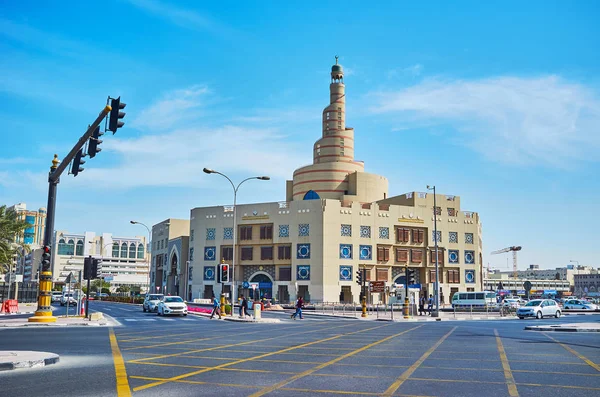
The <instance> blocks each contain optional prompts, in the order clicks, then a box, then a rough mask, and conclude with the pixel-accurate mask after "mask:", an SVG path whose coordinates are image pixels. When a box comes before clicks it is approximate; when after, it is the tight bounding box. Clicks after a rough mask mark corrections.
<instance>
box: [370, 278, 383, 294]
mask: <svg viewBox="0 0 600 397" xmlns="http://www.w3.org/2000/svg"><path fill="white" fill-rule="evenodd" d="M369 289H370V290H371V292H384V291H385V281H369Z"/></svg>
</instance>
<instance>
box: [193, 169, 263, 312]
mask: <svg viewBox="0 0 600 397" xmlns="http://www.w3.org/2000/svg"><path fill="white" fill-rule="evenodd" d="M202 171H204V172H205V173H206V174H219V175H221V176H222V177H224V178H225V179H227V180H228V181H229V183H230V184H231V187H232V188H233V255H232V257H231V315H232V316H233V311H234V307H235V248H236V239H237V230H236V229H237V226H236V220H237V219H236V204H237V192H238V189H239V188H240V186H241V185H242V183H244V182H246V181H249V180H251V179H258V180H259V181H268V180H270V179H271V178H270V177H268V176H266V175H263V176H252V177H250V178H246V179H244V180H243V181H241V182H240V183H238V185H237V186H236V185H235V184H234V183H233V181H232V180H231V179H230V178H229V177H228V176H227V175H225V174H223V173H221V172H219V171H215V170H213V169H210V168H204V169H203V170H202Z"/></svg>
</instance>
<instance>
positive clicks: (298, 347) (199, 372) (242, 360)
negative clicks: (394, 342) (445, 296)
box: [133, 324, 389, 391]
mask: <svg viewBox="0 0 600 397" xmlns="http://www.w3.org/2000/svg"><path fill="white" fill-rule="evenodd" d="M388 326H389V324H386V325H380V326H377V327H371V328H366V329H362V330H358V331H354V332H349V333H347V334H339V335H335V336H331V337H329V338H324V339H318V340H316V341H313V342H307V343H304V344H301V345H298V346H291V347H288V348H286V349H283V350H280V351H275V352H272V353H265V354H261V355H258V356H255V357H250V358H244V359H240V360H237V361H233V362H230V363H224V364H221V365H217V366H216V367H212V368H209V369H202V370H199V371H194V372H190V373H187V374H183V375H179V376H175V377H172V378H169V379H166V380H164V381H161V382H154V383H149V384H146V385H143V386H139V387H136V388H134V389H133V391H139V390H145V389H148V388H151V387H155V386H160V385H162V384H165V383H167V382H171V381H174V380H180V379H184V378H187V377H190V376H194V375H198V374H202V373H205V372H208V371H214V370H219V369H221V368H223V367H228V366H231V365H236V364H241V363H245V362H248V361H253V360H257V359H261V358H264V357H269V356H273V355H276V354H279V353H283V352H286V351H290V350H294V349H301V348H303V347H306V346H311V345H314V344H317V343H323V342H327V341H330V340H334V339H337V338H341V337H343V336H346V335H352V334H356V333H359V332H365V331H370V330H372V329H378V328H382V327H388ZM338 327H345V325H341V326H337V327H332V328H338ZM315 331H321V330H315ZM279 337H289V335H282V336H276V337H273V338H272V339H275V338H279ZM263 340H264V339H263ZM247 343H253V341H249V342H247Z"/></svg>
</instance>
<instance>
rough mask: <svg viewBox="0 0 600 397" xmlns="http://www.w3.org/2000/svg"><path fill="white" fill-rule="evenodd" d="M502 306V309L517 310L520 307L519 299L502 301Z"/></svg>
mask: <svg viewBox="0 0 600 397" xmlns="http://www.w3.org/2000/svg"><path fill="white" fill-rule="evenodd" d="M503 305H504V307H511V308H513V309H518V308H519V307H520V306H521V302H520V301H519V299H504V303H503Z"/></svg>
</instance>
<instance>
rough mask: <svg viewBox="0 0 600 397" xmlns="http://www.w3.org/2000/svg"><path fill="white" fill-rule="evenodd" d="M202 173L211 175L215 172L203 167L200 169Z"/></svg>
mask: <svg viewBox="0 0 600 397" xmlns="http://www.w3.org/2000/svg"><path fill="white" fill-rule="evenodd" d="M202 171H204V172H205V173H207V174H212V173H214V172H215V170H211V169H210V168H206V167H204V168H203V169H202Z"/></svg>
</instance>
